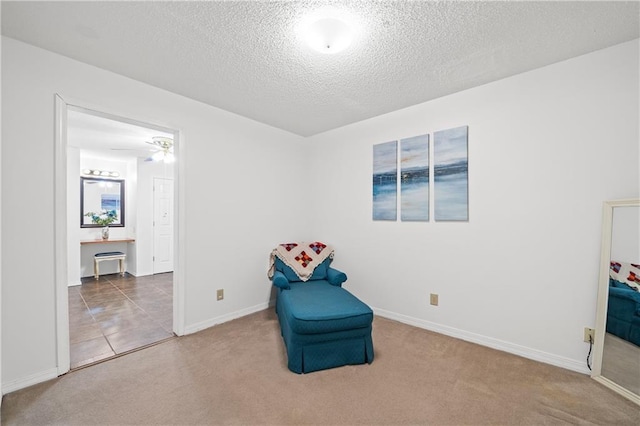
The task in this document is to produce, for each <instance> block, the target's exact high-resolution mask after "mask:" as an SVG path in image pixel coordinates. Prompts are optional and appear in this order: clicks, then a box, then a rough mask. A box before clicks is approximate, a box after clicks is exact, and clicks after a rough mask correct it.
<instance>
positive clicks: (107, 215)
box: [85, 210, 118, 240]
mask: <svg viewBox="0 0 640 426" xmlns="http://www.w3.org/2000/svg"><path fill="white" fill-rule="evenodd" d="M85 216H87V217H90V218H91V221H92V222H93V223H95V224H96V225H100V226H102V239H103V240H108V239H109V225H111V224H112V223H113V222H115V221H116V220H118V213H117V212H116V211H115V210H102V211H101V212H100V213H94V212H89V213H86V214H85Z"/></svg>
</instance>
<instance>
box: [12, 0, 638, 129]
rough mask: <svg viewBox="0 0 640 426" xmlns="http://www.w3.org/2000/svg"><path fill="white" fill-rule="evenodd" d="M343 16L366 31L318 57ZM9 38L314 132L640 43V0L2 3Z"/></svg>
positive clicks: (283, 125) (263, 119)
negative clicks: (311, 37) (313, 31)
mask: <svg viewBox="0 0 640 426" xmlns="http://www.w3.org/2000/svg"><path fill="white" fill-rule="evenodd" d="M327 6H331V7H332V8H333V9H334V10H338V11H339V13H340V14H341V15H342V16H344V17H347V18H350V20H351V21H352V22H353V24H354V26H355V28H356V30H357V34H356V39H355V41H354V43H353V44H352V45H351V46H350V47H349V48H348V49H347V50H345V51H344V52H341V53H338V54H335V55H323V54H320V53H317V52H315V51H313V50H311V49H309V48H308V47H307V46H306V45H304V43H303V42H302V40H301V37H300V36H299V34H298V32H297V26H298V25H299V23H300V22H301V21H303V20H304V19H306V17H307V16H308V15H309V14H313V13H316V12H317V11H318V10H320V9H323V8H325V7H327ZM2 34H3V35H6V36H9V37H12V38H15V39H18V40H22V41H25V42H27V43H30V44H33V45H36V46H39V47H42V48H45V49H48V50H51V51H54V52H58V53H60V54H62V55H65V56H68V57H71V58H74V59H77V60H80V61H83V62H86V63H89V64H92V65H95V66H98V67H101V68H104V69H107V70H111V71H113V72H116V73H118V74H122V75H125V76H128V77H131V78H133V79H136V80H139V81H143V82H146V83H149V84H151V85H154V86H157V87H160V88H163V89H166V90H169V91H171V92H174V93H179V94H182V95H184V96H187V97H190V98H192V99H196V100H199V101H201V102H204V103H207V104H210V105H214V106H216V107H219V108H222V109H225V110H228V111H231V112H235V113H237V114H240V115H243V116H245V117H249V118H252V119H254V120H257V121H260V122H263V123H266V124H269V125H272V126H275V127H278V128H281V129H285V130H288V131H290V132H293V133H296V134H299V135H302V136H309V135H313V134H316V133H319V132H323V131H326V130H330V129H333V128H337V127H340V126H343V125H346V124H349V123H353V122H357V121H360V120H363V119H367V118H371V117H375V116H377V115H380V114H384V113H387V112H391V111H395V110H398V109H401V108H404V107H408V106H411V105H415V104H418V103H421V102H425V101H428V100H431V99H434V98H437V97H440V96H444V95H447V94H451V93H455V92H458V91H460V90H464V89H467V88H470V87H474V86H478V85H481V84H485V83H488V82H490V81H494V80H497V79H501V78H504V77H507V76H510V75H514V74H517V73H521V72H524V71H528V70H531V69H534V68H538V67H541V66H544V65H548V64H551V63H554V62H558V61H561V60H564V59H568V58H571V57H575V56H578V55H581V54H584V53H588V52H591V51H594V50H598V49H601V48H604V47H608V46H611V45H614V44H618V43H622V42H624V41H628V40H632V39H635V38H638V36H639V3H638V2H637V1H633V2H611V1H604V2H592V1H581V2H564V1H561V2H551V1H542V2H447V1H438V2H432V1H412V2H405V1H393V2H392V1H333V2H332V1H328V2H327V1H279V2H268V1H261V2H248V1H245V2H228V1H226V2H222V1H220V2H195V1H189V2H155V1H153V2H102V1H99V2H96V1H91V2H7V1H3V2H2Z"/></svg>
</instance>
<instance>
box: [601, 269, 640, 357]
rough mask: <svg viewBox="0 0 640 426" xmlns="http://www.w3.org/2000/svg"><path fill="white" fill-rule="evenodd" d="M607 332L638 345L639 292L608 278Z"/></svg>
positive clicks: (639, 343) (639, 331) (639, 325)
mask: <svg viewBox="0 0 640 426" xmlns="http://www.w3.org/2000/svg"><path fill="white" fill-rule="evenodd" d="M607 332H608V333H611V334H614V335H616V336H618V337H620V338H621V339H624V340H627V341H629V342H631V343H633V344H635V345H638V346H640V293H638V292H637V291H635V290H634V289H632V288H631V287H629V286H628V285H626V284H624V283H621V282H619V281H616V280H614V279H613V278H611V279H609V302H608V307H607Z"/></svg>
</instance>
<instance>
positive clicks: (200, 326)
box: [185, 301, 273, 334]
mask: <svg viewBox="0 0 640 426" xmlns="http://www.w3.org/2000/svg"><path fill="white" fill-rule="evenodd" d="M272 305H273V303H272V301H269V302H266V303H260V304H258V305H254V306H250V307H248V308H245V309H240V310H239V311H234V312H231V313H228V314H225V315H221V316H219V317H215V318H210V319H208V320H205V321H201V322H198V323H195V324H191V325H189V326H187V327H186V328H185V334H193V333H197V332H198V331H201V330H204V329H206V328H209V327H213V326H214V325H219V324H222V323H225V322H229V321H231V320H234V319H238V318H242V317H244V316H247V315H251V314H254V313H256V312H260V311H264V310H265V309H267V308H269V307H270V306H272Z"/></svg>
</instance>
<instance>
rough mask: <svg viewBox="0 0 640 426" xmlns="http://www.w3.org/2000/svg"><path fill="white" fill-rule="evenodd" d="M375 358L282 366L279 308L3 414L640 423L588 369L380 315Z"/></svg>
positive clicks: (73, 419) (157, 349) (156, 350)
mask: <svg viewBox="0 0 640 426" xmlns="http://www.w3.org/2000/svg"><path fill="white" fill-rule="evenodd" d="M373 338H374V348H375V357H376V358H375V361H374V362H373V364H371V365H360V366H348V367H342V368H336V369H332V370H325V371H320V372H315V373H310V374H307V375H298V374H294V373H291V372H290V371H289V370H287V368H286V360H285V353H284V349H283V343H282V339H281V337H280V334H279V328H278V322H277V319H276V317H275V315H274V313H273V310H271V309H270V310H266V311H263V312H259V313H256V314H253V315H250V316H247V317H244V318H241V319H238V320H235V321H231V322H229V323H226V324H222V325H220V326H216V327H213V328H210V329H208V330H204V331H202V332H199V333H197V334H194V335H190V336H185V337H181V338H177V339H173V340H170V341H167V342H165V343H162V344H160V345H157V346H154V347H150V348H147V349H144V350H141V351H138V352H135V353H132V354H130V355H126V356H123V357H120V358H116V359H113V360H111V361H107V362H104V363H102V364H98V365H96V366H93V367H89V368H86V369H83V370H78V371H75V372H72V373H70V374H67V375H66V376H64V377H60V378H58V379H56V380H52V381H49V382H47V383H42V384H39V385H36V386H32V387H30V388H28V389H23V390H20V391H17V392H14V393H11V394H9V395H6V396H5V398H4V402H3V404H2V423H3V425H6V426H9V425H37V424H65V425H69V424H79V425H80V424H81V425H92V424H118V425H119V424H154V425H156V424H181V425H190V424H244V425H258V424H270V425H286V424H296V425H299V424H327V425H338V424H349V425H353V424H364V425H376V424H381V425H390V424H415V425H425V424H433V425H463V424H468V425H479V424H492V425H520V424H529V425H544V424H602V425H638V424H640V409H639V407H638V406H636V405H634V404H633V403H632V402H630V401H627V400H626V399H624V398H622V397H621V396H618V395H617V394H615V393H613V392H612V391H610V390H608V389H606V388H605V387H603V386H602V385H600V384H598V383H597V382H595V381H593V380H591V379H590V378H589V377H587V376H585V375H582V374H578V373H574V372H571V371H567V370H563V369H561V368H557V367H552V366H549V365H546V364H541V363H538V362H534V361H530V360H527V359H524V358H520V357H517V356H514V355H510V354H506V353H503V352H498V351H495V350H492V349H488V348H485V347H482V346H478V345H474V344H471V343H467V342H464V341H460V340H456V339H453V338H450V337H446V336H442V335H439V334H436V333H432V332H429V331H426V330H422V329H419V328H414V327H411V326H407V325H404V324H400V323H397V322H394V321H390V320H386V319H384V318H376V319H375V321H374V336H373Z"/></svg>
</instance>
